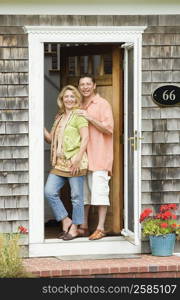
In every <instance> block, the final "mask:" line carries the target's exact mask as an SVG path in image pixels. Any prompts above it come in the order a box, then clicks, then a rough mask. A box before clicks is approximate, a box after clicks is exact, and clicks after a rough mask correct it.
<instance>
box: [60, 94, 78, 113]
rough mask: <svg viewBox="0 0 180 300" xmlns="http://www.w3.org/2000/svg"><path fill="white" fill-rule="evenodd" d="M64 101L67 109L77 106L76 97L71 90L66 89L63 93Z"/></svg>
mask: <svg viewBox="0 0 180 300" xmlns="http://www.w3.org/2000/svg"><path fill="white" fill-rule="evenodd" d="M63 103H64V106H65V109H67V110H71V109H73V108H74V107H75V106H76V104H77V101H76V97H75V95H74V94H73V92H72V91H71V90H66V91H65V93H64V95H63Z"/></svg>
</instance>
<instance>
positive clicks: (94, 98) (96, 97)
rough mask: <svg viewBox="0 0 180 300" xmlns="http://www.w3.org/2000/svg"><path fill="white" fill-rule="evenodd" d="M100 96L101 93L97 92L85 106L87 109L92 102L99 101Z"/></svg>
mask: <svg viewBox="0 0 180 300" xmlns="http://www.w3.org/2000/svg"><path fill="white" fill-rule="evenodd" d="M98 98H99V94H95V95H94V97H93V98H92V99H91V100H90V101H89V102H88V103H87V104H86V105H85V106H84V108H85V109H87V108H88V107H89V105H90V104H91V103H97V102H98Z"/></svg>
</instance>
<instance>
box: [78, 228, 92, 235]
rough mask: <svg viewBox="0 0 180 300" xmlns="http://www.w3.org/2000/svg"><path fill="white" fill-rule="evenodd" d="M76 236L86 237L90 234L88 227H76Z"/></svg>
mask: <svg viewBox="0 0 180 300" xmlns="http://www.w3.org/2000/svg"><path fill="white" fill-rule="evenodd" d="M77 231H78V237H88V236H89V235H90V232H89V229H88V228H78V230H77Z"/></svg>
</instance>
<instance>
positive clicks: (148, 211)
mask: <svg viewBox="0 0 180 300" xmlns="http://www.w3.org/2000/svg"><path fill="white" fill-rule="evenodd" d="M150 213H152V209H150V208H147V209H145V210H144V211H143V212H142V213H141V215H140V222H142V221H144V219H146V218H147V217H149V215H150Z"/></svg>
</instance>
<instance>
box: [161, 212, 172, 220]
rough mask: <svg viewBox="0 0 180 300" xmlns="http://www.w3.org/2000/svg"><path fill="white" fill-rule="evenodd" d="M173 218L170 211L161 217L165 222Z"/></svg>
mask: <svg viewBox="0 0 180 300" xmlns="http://www.w3.org/2000/svg"><path fill="white" fill-rule="evenodd" d="M171 217H172V213H171V212H170V211H165V212H164V213H163V214H162V215H161V219H163V220H167V219H169V218H171Z"/></svg>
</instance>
